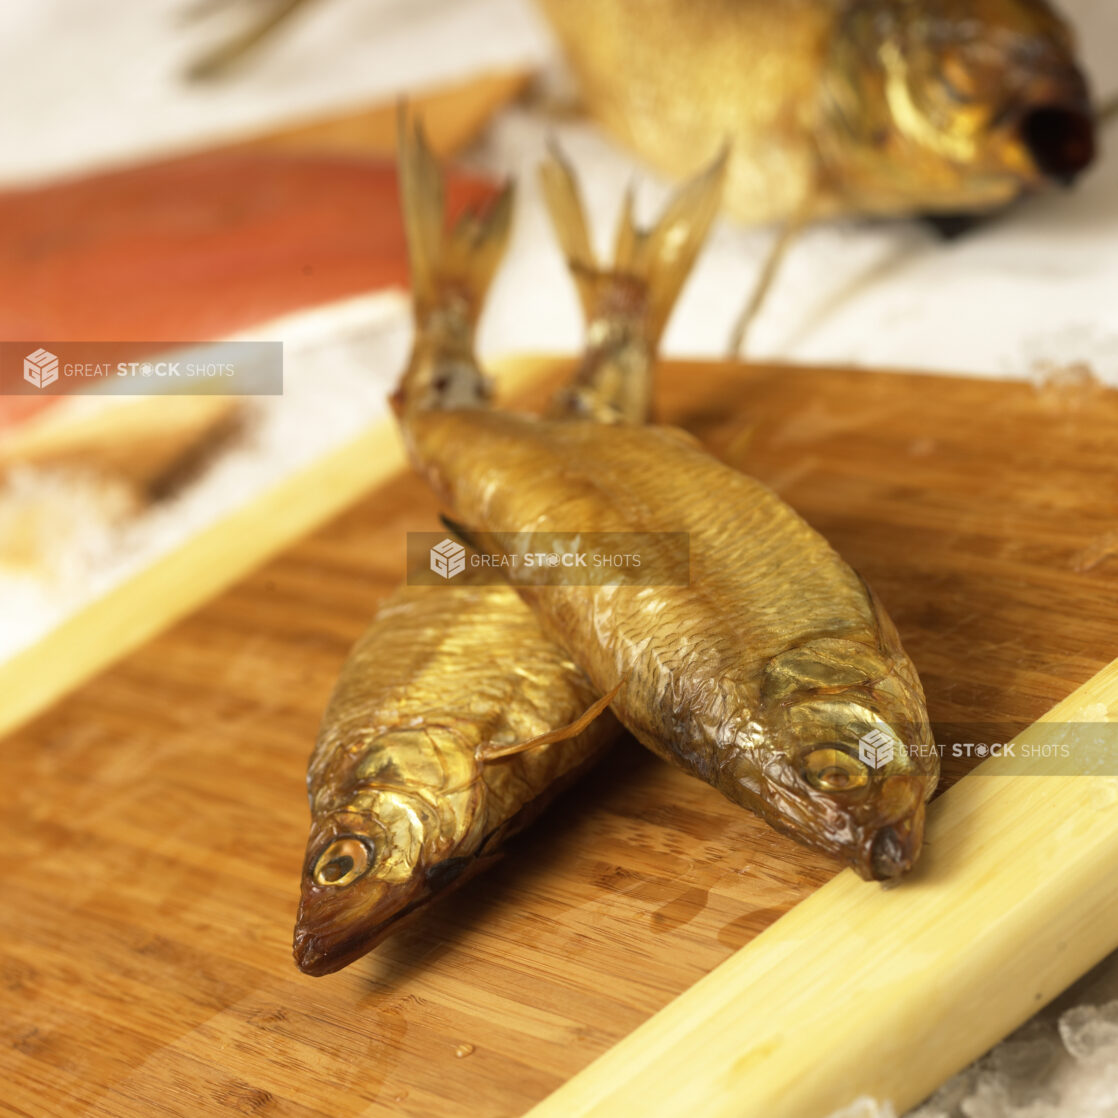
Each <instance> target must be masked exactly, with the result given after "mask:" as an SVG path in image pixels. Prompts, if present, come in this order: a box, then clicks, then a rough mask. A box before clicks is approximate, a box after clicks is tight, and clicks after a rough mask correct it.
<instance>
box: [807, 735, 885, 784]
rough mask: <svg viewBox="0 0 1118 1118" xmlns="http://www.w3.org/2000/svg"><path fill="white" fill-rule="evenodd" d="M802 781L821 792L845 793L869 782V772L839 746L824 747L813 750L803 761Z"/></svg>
mask: <svg viewBox="0 0 1118 1118" xmlns="http://www.w3.org/2000/svg"><path fill="white" fill-rule="evenodd" d="M803 773H804V779H805V780H807V782H808V783H809V784H810V785H811V786H812V787H813V788H818V789H819V790H820V791H821V792H846V791H849V790H850V789H852V788H861V787H862V786H863V785H864V784H865V783H866V782H867V781H868V780H869V770H868V769H867V768H866V766H865V765H864V764H863V763H862V762H861V761H860V760H859V759H858V758H857V757H854V756H852V755H851V754H850V753H848V752H847V751H846V750H845V749H843V748H842V747H841V746H836V745H825V746H819V747H818V748H816V749H813V750H812V751H811V752H810V753H809V754H807V756H806V757H804V759H803Z"/></svg>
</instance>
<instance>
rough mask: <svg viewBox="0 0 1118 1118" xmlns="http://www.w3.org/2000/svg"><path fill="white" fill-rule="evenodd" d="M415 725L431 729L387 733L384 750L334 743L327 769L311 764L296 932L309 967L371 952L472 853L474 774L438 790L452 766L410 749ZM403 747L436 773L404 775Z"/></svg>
mask: <svg viewBox="0 0 1118 1118" xmlns="http://www.w3.org/2000/svg"><path fill="white" fill-rule="evenodd" d="M417 733H421V734H424V735H426V736H427V737H428V739H430V737H431V734H430V732H429V731H427V730H423V729H415V730H401V731H395V732H392V733H391V734H386V735H382V738H381V740H380V742H379V744H380V746H381V748H379V749H372V750H369V749H352V750H347V749H344V748H338V749H333V750H330V751H329V753H328V756H329V758H330V761H329V765H328V769H329V771H324V772H317V771H315V770H314V769H313V768H312V772H311V775H310V784H311V811H312V819H313V822H312V825H311V831H310V836H309V838H308V841H307V849H306V857H305V859H304V862H303V871H302V878H301V896H300V901H299V914H298V917H297V919H296V924H295V937H294V954H295V961H296V963H297V964H298V966H299V969H300V970H302V971H303V972H304V973H306V974H312V975H323V974H329V973H331V972H333V971H336V970H340V969H341V968H342V967H344V966H347V965H348V964H349V963H351V962H353V961H354V960H355V959H357V958H359V957H360V956H361V955H364V954H366V953H367V952H368V951H370V950H371V949H372V948H373V947H375V946H376V945H377V944H378V943H379V942H380V941H381V940H382V939H383V938H384V936H385V935H387V934H388V932H389V931H391V930H393V929H394V928H395V927H396V926H397V925H398V924H399V922H400V921H401V920H402V919H403V918H404V917H406V916H407V915H408V914H409V913H410V912H411V911H412V910H413V909H415V908H416V907H417V906H418V905H420V904H422V903H423V902H424V901H425V900H427V899H428V898H429V897H430V896H432V895H433V894H434V893H436V892H439V891H441V890H442V889H443V888H445V887H446V886H448V885H449V884H451V883H452V882H453V881H454V880H455V879H456V878H457V877H459V876H460V875H461V874H462V871H463V870H465V869H467V868H468V867H469V866H470V865H471V864H472V863H473V862H474V861H476V853H477V851H476V847H477V845H478V835H477V830H478V820H479V818H480V811H479V809H478V797H479V796H480V794H481V793H480V791H479V789H478V788H477V786H476V785H477V782H476V781H471V780H468V779H467V780H464V781H460V782H457V784H458V787H459V789H460V791H458V792H457V793H454V794H440V792H441V787H445V783H446V781H447V780H448V779H449V780H450V782H451V783H452V784H454V783H455V773H453V772H444V771H443V770H442V769H441V768H440V767H439V764H438V757H439V751H438V749H437V748H436V749H430V748H428V749H427V750H426V751H425V752H424V751H420V750H417V749H416V748H415V747H414V746H412V747H411V748H410V749H408V748H407V746H408V743H407V742H406V741H403V740H402V739H403V738H406V737H407V736H408V735H409V734H417ZM386 739H391V740H386ZM397 739H400V740H397ZM393 743H395V744H396V745H399V746H400V749H399V750H397V749H394V748H393ZM401 752H403V753H407V754H409V755H411V756H421V757H426V758H428V760H429V761H430V765H431V768H432V772H430V773H427V772H426V771H416V772H414V773H411V774H409V775H410V781H405V780H404V779H403V778H402V775H401V774H400V773H398V772H396V771H395V764H394V762H393V759H392V758H393V756H394V755H398V754H399V753H401ZM447 754H448V755H449V756H450V757H451V758H453V756H455V755H456V754H461V750H457V751H453V750H448V751H447ZM435 769H438V771H437V772H435V771H434V770H435ZM467 775H468V774H467Z"/></svg>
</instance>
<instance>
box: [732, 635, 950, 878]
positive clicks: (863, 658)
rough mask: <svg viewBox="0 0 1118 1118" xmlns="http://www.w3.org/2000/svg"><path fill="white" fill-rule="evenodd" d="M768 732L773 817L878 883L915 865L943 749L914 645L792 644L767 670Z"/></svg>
mask: <svg viewBox="0 0 1118 1118" xmlns="http://www.w3.org/2000/svg"><path fill="white" fill-rule="evenodd" d="M758 730H759V732H758V739H759V743H760V745H761V752H760V756H761V757H762V758H763V760H762V763H761V764H760V765H759V766H756V765H755V766H754V775H753V779H754V780H756V781H757V783H758V786H757V787H756V788H755V795H756V796H757V798H758V801H759V810H760V811H761V813H762V814H763V815H764V816H765V818H766V819H768V821H769V822H770V823H771V824H772V825H773V826H775V827H776V828H777V829H778V830H781V831H784V832H785V833H787V834H790V835H792V836H793V837H794V838H796V839H798V840H799V841H800V842H802V843H804V844H805V845H807V846H811V847H814V848H815V849H818V850H822V851H825V852H826V853H828V854H831V855H833V856H837V857H839V858H841V859H842V860H843V861H845V862H847V863H848V864H849V865H850V866H852V867H853V868H854V870H855V871H856V872H857V873H858V874H859V875H860V876H861V877H863V878H865V879H866V880H871V881H885V880H890V879H893V878H897V877H900V876H902V875H903V874H905V873H907V872H908V870H910V869H911V868H912V866H913V864H914V863H915V861H916V859H917V858H918V856H919V854H920V849H921V846H922V844H923V837H924V805H925V802H926V800H927V799H928V797H929V796H930V795H931V794H932V792H933V791H934V789H935V785H936V782H937V780H938V776H939V758H938V754H937V753H936V751H935V749H934V746H933V745H932V743H931V741H930V737H931V734H930V729H929V726H928V718H927V713H926V711H925V707H924V697H923V692H922V690H921V688H920V683H919V680H918V679H917V677H916V674H915V672H914V671H912V670H911V664H909V663H908V661H907V658H904V656H903V653H899V654H898V653H897V652H892V651H889V650H887V649H886V650H883V649H881V648H877V647H870V646H867V645H865V644H862V643H860V642H857V641H852V640H843V639H840V638H824V639H820V640H815V641H810V642H808V643H806V644H804V645H801V646H799V647H797V648H794V649H791V650H789V651H787V652H786V653H784V654H782V655H781V656H778V657H776V658H774V660H773V661H771V662H770V664H769V666H768V669H767V671H766V675H765V680H764V705H763V707H762V711H761V716H760V723H759V727H758ZM758 769H759V770H760V772H759V774H758V772H757V770H758Z"/></svg>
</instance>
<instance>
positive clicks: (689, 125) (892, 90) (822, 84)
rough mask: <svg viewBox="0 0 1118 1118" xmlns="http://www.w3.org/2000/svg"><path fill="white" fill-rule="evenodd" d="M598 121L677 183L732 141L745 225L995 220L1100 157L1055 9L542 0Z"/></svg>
mask: <svg viewBox="0 0 1118 1118" xmlns="http://www.w3.org/2000/svg"><path fill="white" fill-rule="evenodd" d="M538 4H539V6H540V8H541V9H542V11H543V12H544V13H545V15H546V16H547V18H548V20H549V21H550V23H551V25H552V27H553V28H554V29H555V32H556V33H557V35H558V37H559V40H560V42H561V43H562V46H563V48H564V50H565V53H566V56H567V58H568V60H569V62H570V65H571V68H572V69H573V71H574V74H575V77H576V79H577V82H578V85H579V89H580V93H581V96H582V98H583V100H584V102H585V105H586V107H587V108H588V110H589V111H590V113H591V114H592V115H593V116H594V117H595V118H596V119H597V120H599V121H600V122H601V123H602V124H603V125H604V126H605V127H606V128H607V129H609V130H610V131H611V132H612V133H614V134H615V135H616V136H618V137H619V138H620V139H621V140H623V141H624V142H625V143H626V144H628V145H629V146H630V147H632V148H633V149H634V150H636V151H637V152H638V153H640V154H641V155H642V156H644V157H645V158H647V159H648V160H649V161H650V162H652V163H654V164H656V165H658V166H659V167H661V168H662V169H663V170H665V171H667V172H668V173H670V174H681V173H684V172H689V171H690V170H691V169H692V168H694V167H695V166H696V164H698V163H699V162H701V161H702V160H703V159H706V158H709V157H710V155H711V154H713V153H714V152H715V151H716V150H717V149H718V148H719V147H720V146H721V145H722V144H723V143H726V142H727V141H728V142H729V143H730V145H731V152H732V155H731V162H730V167H729V172H728V179H727V187H726V194H725V199H726V205H727V207H728V209H729V210H730V211H731V212H732V213H734V214H735V215H736V216H737V217H739V218H741V219H742V220H746V221H757V222H764V221H775V220H783V219H788V220H793V221H805V220H812V219H815V218H821V217H830V216H836V215H843V214H867V215H882V216H890V215H903V214H951V213H960V212H961V213H965V214H974V213H976V212H982V211H987V210H991V209H996V208H998V207H1001V206H1004V205H1006V204H1008V203H1009V202H1011V201H1013V200H1014V199H1015V198H1017V197H1019V196H1020V195H1022V194H1024V193H1027V192H1031V191H1034V190H1038V189H1043V188H1045V187H1047V186H1049V185H1051V184H1054V183H1056V184H1069V183H1071V182H1072V181H1074V180H1075V179H1076V178H1077V177H1078V176H1079V174H1080V173H1081V172H1083V171H1084V170H1085V169H1086V168H1087V167H1088V166H1089V165H1090V163H1091V161H1092V159H1093V157H1094V152H1095V118H1094V115H1093V112H1092V108H1091V103H1090V98H1089V95H1088V88H1087V82H1086V79H1085V78H1084V76H1083V73H1082V71H1081V70H1080V68H1079V66H1078V64H1077V62H1076V57H1075V45H1074V42H1073V39H1072V34H1071V31H1070V29H1069V27H1068V25H1067V24H1066V23H1065V22H1064V21H1063V20H1062V19H1061V18H1060V17H1059V16H1058V15H1057V14H1056V13H1055V12H1054V11H1053V10H1052V9H1051V8H1050V7H1049V6H1048V4H1047V3H1045V2H1044V0H538Z"/></svg>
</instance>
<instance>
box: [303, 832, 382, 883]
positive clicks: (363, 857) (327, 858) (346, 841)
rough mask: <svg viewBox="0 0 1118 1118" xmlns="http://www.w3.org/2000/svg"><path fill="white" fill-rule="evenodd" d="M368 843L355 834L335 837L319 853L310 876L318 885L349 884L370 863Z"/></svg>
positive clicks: (363, 871)
mask: <svg viewBox="0 0 1118 1118" xmlns="http://www.w3.org/2000/svg"><path fill="white" fill-rule="evenodd" d="M369 855H370V852H369V844H368V842H367V841H366V840H365V839H363V838H359V837H358V836H357V835H343V836H342V837H341V838H337V839H335V840H334V841H333V842H332V843H330V845H329V846H328V847H326V849H325V850H324V851H323V852H322V853H321V854H319V856H318V860H317V861H316V862H315V864H314V870H313V871H312V876H313V877H314V879H315V882H316V883H317V884H319V885H349V884H350V882H352V881H356V880H357V879H358V878H359V877H360V876H361V875H362V874H363V873H365V871H366V870H367V869H368V868H369V866H370V865H371V863H372V858H371V857H370V856H369Z"/></svg>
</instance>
